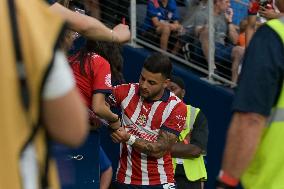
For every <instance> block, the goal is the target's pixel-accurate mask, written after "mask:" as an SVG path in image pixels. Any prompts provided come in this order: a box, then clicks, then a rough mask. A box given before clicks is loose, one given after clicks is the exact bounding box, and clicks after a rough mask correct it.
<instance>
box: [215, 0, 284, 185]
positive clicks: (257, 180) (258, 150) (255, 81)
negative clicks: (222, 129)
mask: <svg viewBox="0 0 284 189" xmlns="http://www.w3.org/2000/svg"><path fill="white" fill-rule="evenodd" d="M276 6H277V7H278V8H279V10H280V11H281V12H283V11H284V0H276ZM283 78H284V18H283V17H281V18H280V19H274V20H270V21H268V22H266V24H264V25H263V26H261V27H260V28H259V29H258V30H257V31H256V33H255V34H254V36H253V38H252V40H251V42H250V45H249V47H248V49H247V53H246V55H245V58H244V62H243V71H242V74H241V77H240V81H239V84H238V88H237V93H236V96H235V100H234V103H233V111H234V114H233V118H232V121H231V125H230V129H229V131H228V136H227V143H226V147H225V153H224V157H223V163H222V169H221V171H220V174H219V176H218V179H217V182H216V183H217V186H216V188H218V189H224V188H236V187H237V185H238V182H239V179H241V182H242V185H243V186H244V188H245V189H267V188H269V189H281V188H284V181H283V176H284V169H283V164H284V148H283V146H282V144H283V142H284V137H283V136H284V113H283V112H284V88H283ZM252 89H253V90H252Z"/></svg>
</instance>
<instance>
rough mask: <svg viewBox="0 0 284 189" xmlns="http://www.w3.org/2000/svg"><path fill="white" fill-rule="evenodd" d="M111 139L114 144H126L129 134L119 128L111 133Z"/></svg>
mask: <svg viewBox="0 0 284 189" xmlns="http://www.w3.org/2000/svg"><path fill="white" fill-rule="evenodd" d="M111 138H112V140H113V141H114V142H116V143H118V142H127V141H128V140H129V138H130V134H128V133H127V132H126V130H125V129H124V128H123V127H120V128H119V129H117V130H116V131H113V132H112V133H111Z"/></svg>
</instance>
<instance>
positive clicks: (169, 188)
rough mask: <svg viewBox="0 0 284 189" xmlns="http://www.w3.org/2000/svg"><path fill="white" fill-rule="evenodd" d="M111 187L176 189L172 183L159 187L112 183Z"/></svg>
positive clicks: (125, 188) (117, 188)
mask: <svg viewBox="0 0 284 189" xmlns="http://www.w3.org/2000/svg"><path fill="white" fill-rule="evenodd" d="M113 186H114V188H115V189H177V188H176V185H175V184H174V183H166V184H159V185H133V184H124V183H119V182H114V183H113Z"/></svg>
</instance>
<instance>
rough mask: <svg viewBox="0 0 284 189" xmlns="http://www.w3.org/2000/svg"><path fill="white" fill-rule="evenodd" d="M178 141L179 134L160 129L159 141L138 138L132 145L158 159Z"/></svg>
mask: <svg viewBox="0 0 284 189" xmlns="http://www.w3.org/2000/svg"><path fill="white" fill-rule="evenodd" d="M176 141H177V136H176V135H175V134H172V133H170V132H167V131H164V130H160V133H159V135H158V139H157V142H149V141H147V140H144V139H140V138H138V139H136V140H135V143H134V144H133V145H132V147H134V148H135V149H136V150H138V151H140V152H143V153H145V154H147V155H149V156H152V157H155V158H157V159H159V158H161V157H163V156H164V155H165V153H167V152H169V151H170V149H171V147H172V145H173V144H174V143H175V142H176Z"/></svg>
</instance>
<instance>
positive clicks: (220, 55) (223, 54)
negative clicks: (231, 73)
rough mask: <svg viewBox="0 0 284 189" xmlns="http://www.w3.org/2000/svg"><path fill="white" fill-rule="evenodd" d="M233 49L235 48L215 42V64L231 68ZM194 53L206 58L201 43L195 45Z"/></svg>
mask: <svg viewBox="0 0 284 189" xmlns="http://www.w3.org/2000/svg"><path fill="white" fill-rule="evenodd" d="M233 48H234V46H233V45H231V44H228V45H223V44H222V43H217V42H215V62H218V63H220V64H222V65H225V66H230V67H231V64H232V61H231V59H232V58H231V55H232V50H233ZM194 52H195V53H196V54H197V55H198V56H201V57H204V53H203V50H202V48H201V43H200V42H199V41H198V42H196V44H195V48H194ZM204 58H205V57H204Z"/></svg>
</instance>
